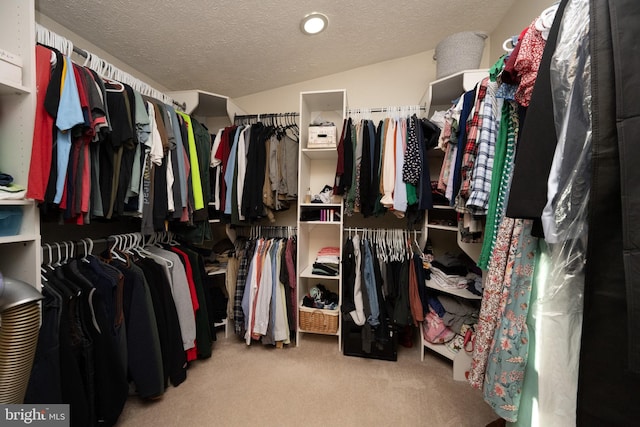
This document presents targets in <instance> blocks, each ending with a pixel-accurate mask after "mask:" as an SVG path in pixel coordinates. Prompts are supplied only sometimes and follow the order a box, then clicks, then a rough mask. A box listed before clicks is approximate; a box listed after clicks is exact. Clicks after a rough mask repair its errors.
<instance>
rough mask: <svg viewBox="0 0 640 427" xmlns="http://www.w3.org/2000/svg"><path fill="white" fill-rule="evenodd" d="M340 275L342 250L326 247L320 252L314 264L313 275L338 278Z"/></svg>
mask: <svg viewBox="0 0 640 427" xmlns="http://www.w3.org/2000/svg"><path fill="white" fill-rule="evenodd" d="M339 273H340V248H337V247H324V248H322V249H320V250H319V251H318V255H317V256H316V261H315V262H314V263H313V274H318V275H321V276H337V275H338V274H339Z"/></svg>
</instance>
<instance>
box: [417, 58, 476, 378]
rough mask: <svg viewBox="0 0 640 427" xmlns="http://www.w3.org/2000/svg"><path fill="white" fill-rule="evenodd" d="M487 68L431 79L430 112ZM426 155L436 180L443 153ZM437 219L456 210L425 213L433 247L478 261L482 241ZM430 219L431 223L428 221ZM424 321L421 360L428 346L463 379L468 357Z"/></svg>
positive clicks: (459, 293) (460, 293) (462, 294)
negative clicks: (431, 337) (436, 340)
mask: <svg viewBox="0 0 640 427" xmlns="http://www.w3.org/2000/svg"><path fill="white" fill-rule="evenodd" d="M487 74H488V70H465V71H461V72H459V73H456V74H453V75H451V76H448V77H444V78H441V79H439V80H436V81H434V82H432V83H431V84H430V85H429V89H428V90H427V93H426V94H425V98H424V99H425V101H426V106H427V110H428V111H429V114H432V113H433V112H434V111H435V110H438V109H447V108H449V106H450V105H451V102H452V101H453V100H454V99H456V98H458V97H459V96H460V95H462V94H463V93H464V92H465V91H468V90H471V89H473V87H474V86H475V84H476V83H477V82H478V81H480V80H481V79H483V78H484V77H486V76H487ZM430 154H431V155H430V157H429V170H430V172H431V179H432V180H434V179H438V176H439V173H440V168H441V166H442V161H443V154H444V153H443V152H442V151H441V150H432V153H430ZM434 217H435V218H436V219H443V218H444V219H450V220H452V221H455V219H456V213H455V211H454V210H453V208H452V207H450V206H446V205H438V206H434V207H433V209H430V210H429V211H428V212H427V215H426V224H425V231H426V233H425V234H426V237H429V238H431V239H432V244H433V247H434V250H435V249H436V248H444V250H441V251H440V252H445V251H448V250H451V249H457V248H459V249H462V251H463V252H465V253H466V254H467V255H469V257H471V259H473V260H474V261H477V260H478V258H479V256H480V251H481V249H482V243H466V242H463V241H462V240H461V238H460V233H459V231H458V227H457V226H450V225H441V224H437V223H431V222H433V221H434V219H433V218H434ZM430 218H431V222H430ZM426 285H427V287H428V288H431V289H434V290H437V291H439V292H443V293H446V294H449V295H453V296H456V297H459V298H464V299H467V300H481V299H482V297H480V296H478V295H475V294H473V293H471V292H469V291H468V290H466V289H450V288H443V287H441V286H439V285H438V284H436V283H435V282H432V281H431V280H427V281H426ZM423 332H424V331H423V324H420V344H421V347H420V348H421V350H420V360H421V361H423V360H424V355H425V351H426V350H427V349H428V350H430V351H433V352H435V353H438V354H440V355H442V356H444V357H446V358H447V359H449V360H451V361H453V373H454V379H457V380H464V379H465V378H464V372H465V371H466V370H468V369H469V367H470V366H471V357H470V355H468V354H467V353H466V352H465V351H464V350H460V351H459V352H458V353H454V352H452V351H451V350H449V348H448V347H447V346H446V345H444V344H432V343H430V342H428V341H426V340H425V339H424V333H423Z"/></svg>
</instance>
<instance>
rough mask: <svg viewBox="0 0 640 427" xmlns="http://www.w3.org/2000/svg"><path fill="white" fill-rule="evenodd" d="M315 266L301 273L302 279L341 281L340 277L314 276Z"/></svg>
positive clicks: (308, 267)
mask: <svg viewBox="0 0 640 427" xmlns="http://www.w3.org/2000/svg"><path fill="white" fill-rule="evenodd" d="M312 272H313V265H309V266H307V268H305V269H304V271H303V272H302V273H300V277H306V278H307V279H319V280H322V279H325V280H339V279H340V275H339V274H338V275H337V276H324V275H322V274H313V273H312Z"/></svg>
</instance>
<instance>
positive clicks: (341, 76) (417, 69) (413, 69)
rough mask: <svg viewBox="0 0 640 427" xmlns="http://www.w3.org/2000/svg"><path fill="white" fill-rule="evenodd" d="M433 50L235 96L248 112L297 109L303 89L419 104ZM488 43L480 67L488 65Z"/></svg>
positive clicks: (353, 99)
mask: <svg viewBox="0 0 640 427" xmlns="http://www.w3.org/2000/svg"><path fill="white" fill-rule="evenodd" d="M433 55H434V50H433V49H432V50H428V51H425V52H421V53H418V54H416V55H411V56H406V57H403V58H398V59H393V60H390V61H384V62H379V63H377V64H373V65H367V66H364V67H359V68H354V69H352V70H349V71H344V72H341V73H336V74H331V75H328V76H325V77H320V78H317V79H313V80H307V81H304V82H301V83H295V84H292V85H288V86H283V87H279V88H276V89H271V90H267V91H264V92H258V93H255V94H252V95H246V96H243V97H240V98H235V99H234V101H235V102H236V104H238V106H239V107H240V108H242V109H243V110H244V111H246V112H247V113H249V114H258V113H270V112H288V111H298V109H299V108H300V106H299V98H300V92H303V91H313V90H331V89H346V90H347V103H348V106H349V108H376V107H384V106H391V105H397V106H402V105H417V104H419V103H420V101H421V99H422V97H423V96H424V94H425V92H426V90H427V87H428V85H429V83H430V82H431V81H433V80H434V79H435V76H436V61H435V60H434V59H433ZM488 61H489V48H488V43H487V45H486V46H485V50H484V54H483V57H482V62H481V67H488V66H489V63H488Z"/></svg>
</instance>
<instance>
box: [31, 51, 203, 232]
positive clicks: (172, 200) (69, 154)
mask: <svg viewBox="0 0 640 427" xmlns="http://www.w3.org/2000/svg"><path fill="white" fill-rule="evenodd" d="M35 49H36V81H37V86H38V88H39V90H38V93H37V99H36V116H35V127H34V135H33V149H32V153H31V167H30V169H29V185H28V189H27V197H28V198H33V199H35V200H37V201H38V202H46V203H47V204H50V205H53V206H55V207H58V208H59V209H60V211H61V214H62V217H63V219H64V220H65V221H67V222H72V223H75V224H88V223H89V222H90V221H91V218H92V217H104V218H107V219H108V218H112V217H116V216H122V215H130V216H137V217H140V218H142V223H143V226H142V230H143V232H144V233H145V234H151V233H152V232H153V231H154V230H162V229H163V223H164V221H165V220H167V219H170V220H171V219H173V220H176V221H180V222H188V221H194V220H195V221H197V220H206V219H207V210H206V207H207V204H208V201H209V194H210V192H209V190H208V187H209V171H208V167H209V163H210V159H209V156H210V147H211V136H210V135H209V133H208V131H207V129H206V128H205V127H204V126H203V125H201V124H200V123H199V122H197V121H196V120H195V119H193V118H192V117H190V116H188V115H186V114H184V113H182V112H180V111H176V110H175V109H174V108H173V106H171V105H168V104H165V103H163V102H160V101H158V100H156V99H153V98H149V97H147V96H144V95H142V94H141V93H140V92H139V91H137V90H134V89H133V88H132V87H131V86H129V85H127V84H124V83H120V82H117V81H114V80H108V79H104V78H102V77H101V76H100V75H98V73H97V72H96V71H94V70H93V69H90V68H88V67H85V66H81V65H78V64H76V63H74V62H72V61H71V58H70V57H69V56H64V55H63V54H61V53H60V52H59V51H57V50H55V49H50V48H47V47H45V46H42V45H37V46H36V48H35Z"/></svg>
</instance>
